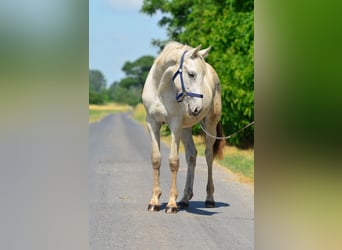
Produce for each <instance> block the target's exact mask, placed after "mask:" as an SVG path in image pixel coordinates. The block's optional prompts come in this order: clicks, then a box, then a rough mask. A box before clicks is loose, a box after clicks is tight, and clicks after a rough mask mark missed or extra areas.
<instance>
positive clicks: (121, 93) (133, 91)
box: [108, 56, 154, 106]
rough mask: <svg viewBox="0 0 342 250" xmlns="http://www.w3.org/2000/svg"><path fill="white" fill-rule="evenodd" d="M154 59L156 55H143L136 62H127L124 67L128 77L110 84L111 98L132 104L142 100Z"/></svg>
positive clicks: (109, 92)
mask: <svg viewBox="0 0 342 250" xmlns="http://www.w3.org/2000/svg"><path fill="white" fill-rule="evenodd" d="M153 61H154V57H152V56H142V57H140V58H138V59H137V60H135V61H134V62H130V61H128V62H126V63H125V64H124V65H123V67H122V71H124V72H125V74H126V77H125V78H123V79H121V80H120V82H114V83H113V84H112V85H111V86H110V88H109V90H108V95H109V98H110V99H111V100H113V101H115V102H117V103H125V104H129V105H132V106H135V105H137V104H138V103H139V102H141V93H142V88H143V86H144V83H145V80H146V77H147V75H148V72H149V71H150V68H151V67H152V64H153Z"/></svg>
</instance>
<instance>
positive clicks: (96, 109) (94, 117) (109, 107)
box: [89, 103, 132, 123]
mask: <svg viewBox="0 0 342 250" xmlns="http://www.w3.org/2000/svg"><path fill="white" fill-rule="evenodd" d="M131 110H132V107H130V106H128V105H121V104H116V103H107V104H105V105H89V123H92V122H97V121H100V120H101V119H102V118H103V117H105V116H107V115H109V114H115V113H119V112H127V111H131Z"/></svg>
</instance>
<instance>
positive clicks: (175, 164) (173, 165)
mask: <svg viewBox="0 0 342 250" xmlns="http://www.w3.org/2000/svg"><path fill="white" fill-rule="evenodd" d="M169 164H170V170H171V171H172V172H173V171H178V168H179V158H178V157H170V158H169Z"/></svg>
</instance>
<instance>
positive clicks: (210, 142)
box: [205, 118, 217, 207]
mask: <svg viewBox="0 0 342 250" xmlns="http://www.w3.org/2000/svg"><path fill="white" fill-rule="evenodd" d="M216 125H217V121H216V119H211V118H207V119H206V120H205V129H206V130H207V131H208V132H209V133H210V134H211V135H216ZM214 143H215V139H214V138H212V137H210V136H208V135H206V137H205V144H206V147H205V158H206V161H207V165H208V182H207V197H206V199H205V206H206V207H215V201H214V191H215V189H214V182H213V161H214Z"/></svg>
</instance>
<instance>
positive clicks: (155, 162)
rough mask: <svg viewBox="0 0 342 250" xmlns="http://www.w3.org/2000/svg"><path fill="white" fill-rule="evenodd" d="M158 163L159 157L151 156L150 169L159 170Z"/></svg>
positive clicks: (159, 161)
mask: <svg viewBox="0 0 342 250" xmlns="http://www.w3.org/2000/svg"><path fill="white" fill-rule="evenodd" d="M160 163H161V156H160V155H153V154H152V167H153V169H158V168H160Z"/></svg>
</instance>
